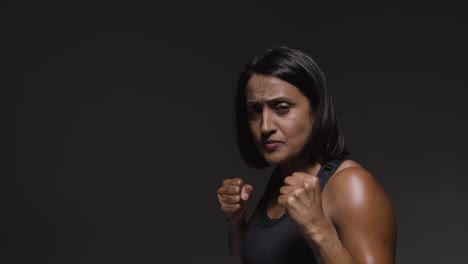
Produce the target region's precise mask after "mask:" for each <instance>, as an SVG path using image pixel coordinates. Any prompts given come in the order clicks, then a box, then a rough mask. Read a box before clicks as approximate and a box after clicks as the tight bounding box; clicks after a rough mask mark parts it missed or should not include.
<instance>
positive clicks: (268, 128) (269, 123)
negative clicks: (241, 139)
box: [261, 109, 276, 136]
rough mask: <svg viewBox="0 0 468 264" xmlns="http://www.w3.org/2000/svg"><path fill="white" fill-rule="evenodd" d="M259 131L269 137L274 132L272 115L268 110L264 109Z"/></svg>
mask: <svg viewBox="0 0 468 264" xmlns="http://www.w3.org/2000/svg"><path fill="white" fill-rule="evenodd" d="M261 131H262V134H263V135H265V136H269V135H270V134H273V133H275V131H276V129H275V123H274V118H273V115H272V113H270V111H268V109H264V110H263V113H262V124H261Z"/></svg>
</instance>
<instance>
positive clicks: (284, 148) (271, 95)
mask: <svg viewBox="0 0 468 264" xmlns="http://www.w3.org/2000/svg"><path fill="white" fill-rule="evenodd" d="M247 110H248V115H249V117H248V120H249V125H250V131H251V132H252V136H253V139H254V142H255V144H256V146H257V149H258V151H259V152H260V153H261V154H262V156H263V157H264V158H265V160H266V161H267V162H268V163H269V164H270V165H282V164H287V163H290V162H294V161H298V160H299V158H300V154H301V151H302V149H303V148H304V146H305V145H306V143H307V142H308V140H309V137H310V134H311V131H312V122H313V116H314V113H313V111H312V108H311V105H310V103H309V100H308V99H307V97H305V96H304V95H303V94H302V93H301V91H300V90H299V89H298V88H297V87H296V86H294V85H292V84H290V83H288V82H285V81H283V80H281V79H279V78H276V77H274V76H271V75H262V74H254V75H253V76H252V77H251V78H250V79H249V81H248V82H247Z"/></svg>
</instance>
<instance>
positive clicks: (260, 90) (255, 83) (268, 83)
mask: <svg viewBox="0 0 468 264" xmlns="http://www.w3.org/2000/svg"><path fill="white" fill-rule="evenodd" d="M278 97H286V98H290V99H302V98H304V99H305V96H304V95H302V93H301V91H300V90H299V89H298V88H297V87H296V86H294V85H292V84H290V83H288V82H285V81H283V80H281V79H279V78H277V77H274V76H271V75H263V74H253V75H252V77H250V79H249V81H248V82H247V101H263V100H271V99H274V98H278ZM301 97H302V98H301Z"/></svg>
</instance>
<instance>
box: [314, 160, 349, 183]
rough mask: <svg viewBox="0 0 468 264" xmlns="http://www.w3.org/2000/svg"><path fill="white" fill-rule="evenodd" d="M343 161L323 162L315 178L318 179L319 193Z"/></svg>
mask: <svg viewBox="0 0 468 264" xmlns="http://www.w3.org/2000/svg"><path fill="white" fill-rule="evenodd" d="M344 161H345V159H335V160H330V161H327V162H325V164H323V165H322V167H321V168H320V171H319V173H318V175H317V177H318V178H319V179H320V191H323V188H325V185H326V184H327V182H328V180H329V179H330V177H331V176H332V175H333V174H334V173H335V171H336V170H337V169H338V167H340V165H341V163H343V162H344Z"/></svg>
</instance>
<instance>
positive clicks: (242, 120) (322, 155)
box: [234, 47, 349, 168]
mask: <svg viewBox="0 0 468 264" xmlns="http://www.w3.org/2000/svg"><path fill="white" fill-rule="evenodd" d="M255 73H256V74H265V75H270V76H274V77H276V78H279V79H281V80H283V81H286V82H288V83H290V84H292V85H294V86H295V87H297V88H298V89H299V90H300V91H301V92H302V94H303V95H305V96H306V97H307V98H308V99H309V103H310V105H311V106H312V109H313V111H314V113H315V118H314V123H313V127H312V132H311V136H310V138H309V142H308V143H307V144H306V146H304V149H303V152H302V154H301V155H302V157H303V158H306V159H307V160H308V161H310V162H311V164H315V163H316V162H319V163H321V164H323V163H324V162H326V161H328V160H331V159H337V158H345V157H346V156H347V155H348V154H349V151H348V150H347V149H346V146H345V143H344V137H343V133H342V131H341V128H340V125H339V123H338V120H337V118H336V115H335V109H334V104H333V98H332V95H331V91H330V90H329V88H328V87H327V85H326V80H325V75H324V74H323V72H322V71H321V70H320V68H319V67H318V65H317V63H316V62H315V61H314V60H313V59H312V58H311V57H310V56H309V55H308V54H306V53H305V52H303V51H300V50H295V49H291V48H287V47H278V48H274V49H270V50H266V51H263V52H261V53H260V54H258V55H256V56H254V57H253V58H252V59H251V60H250V61H249V62H248V63H247V64H246V65H245V66H244V68H243V70H242V71H241V73H240V76H239V80H238V84H237V90H236V94H235V98H234V122H235V126H236V136H237V147H238V148H239V151H240V154H241V157H242V160H243V161H244V162H245V163H246V164H247V165H248V166H250V167H253V168H264V167H268V166H269V164H268V163H267V162H266V161H265V159H264V158H263V156H262V155H261V154H260V152H259V151H258V149H257V147H256V146H255V143H254V141H253V138H252V133H251V131H250V127H249V122H248V113H247V105H246V89H247V88H246V86H247V82H248V81H249V79H250V78H251V77H252V75H253V74H255Z"/></svg>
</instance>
